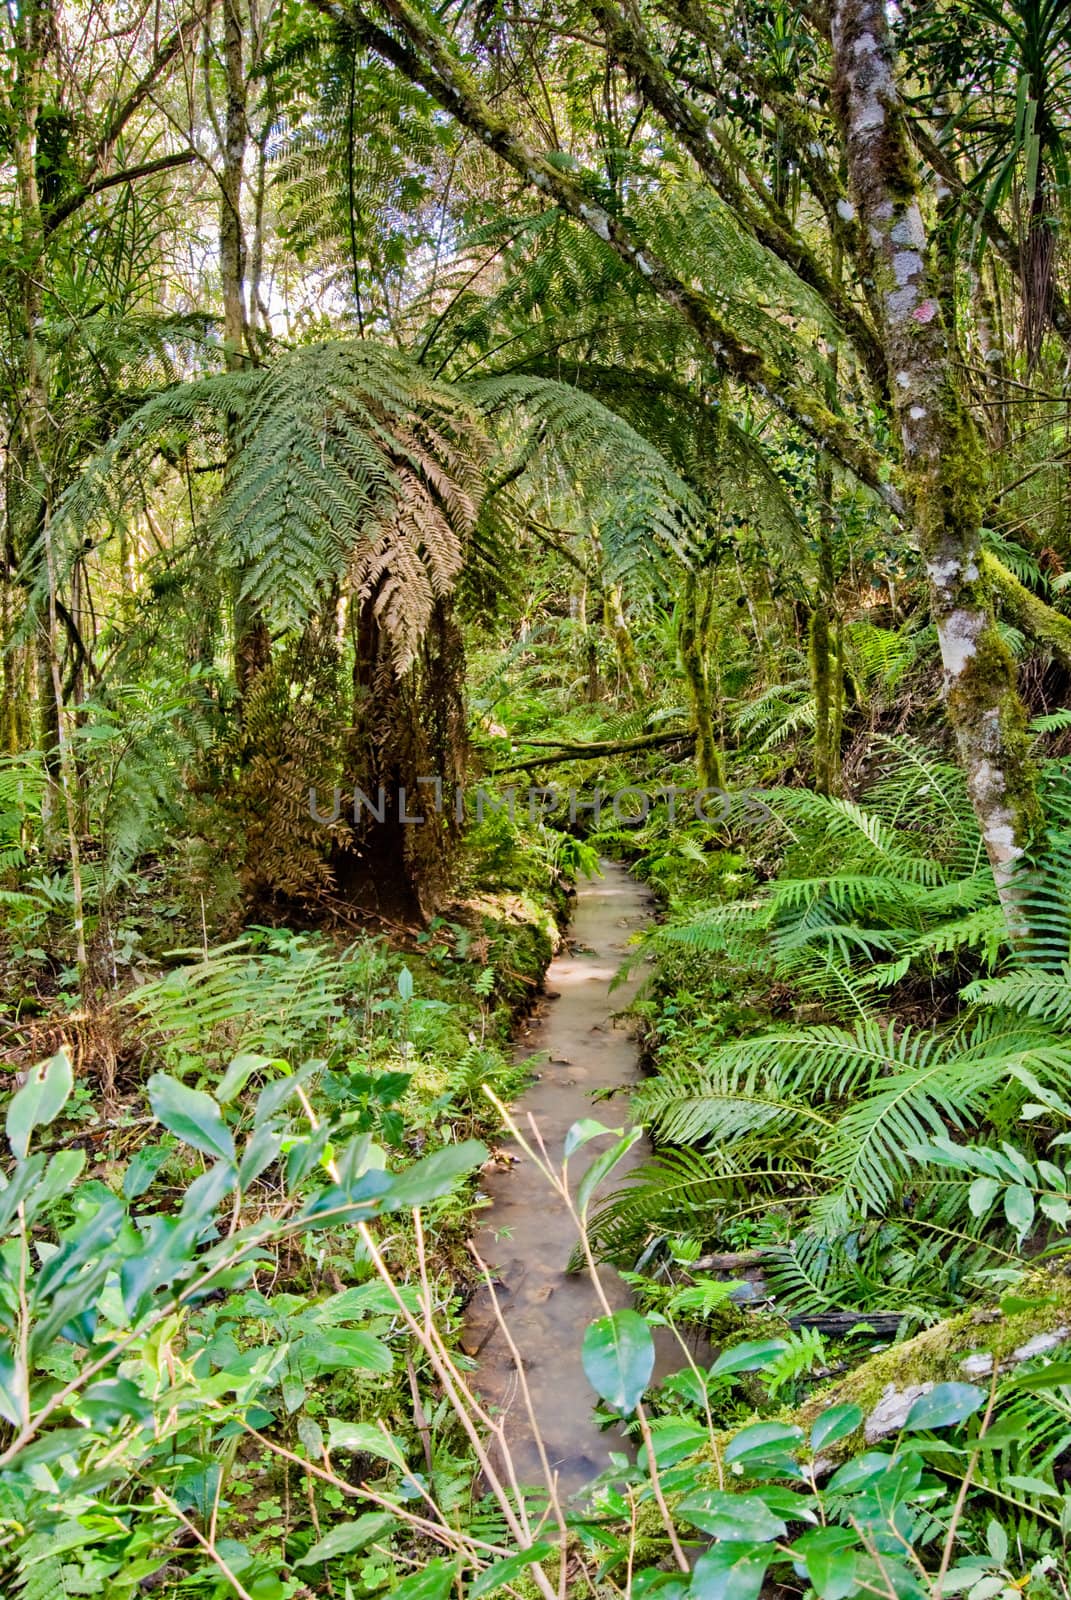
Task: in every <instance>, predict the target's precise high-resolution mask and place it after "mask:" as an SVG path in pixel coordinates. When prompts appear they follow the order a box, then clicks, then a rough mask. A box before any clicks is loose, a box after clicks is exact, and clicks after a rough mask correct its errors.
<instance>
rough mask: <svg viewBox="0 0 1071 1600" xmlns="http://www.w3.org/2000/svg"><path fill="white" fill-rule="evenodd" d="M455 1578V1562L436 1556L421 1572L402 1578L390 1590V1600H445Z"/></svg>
mask: <svg viewBox="0 0 1071 1600" xmlns="http://www.w3.org/2000/svg"><path fill="white" fill-rule="evenodd" d="M456 1577H457V1562H456V1561H444V1560H443V1559H442V1557H441V1556H436V1558H435V1560H434V1561H429V1562H428V1564H427V1566H426V1567H425V1568H424V1569H423V1571H421V1572H414V1573H412V1574H411V1575H410V1576H409V1577H408V1578H403V1579H402V1581H401V1583H399V1584H398V1585H397V1587H396V1588H393V1589H392V1590H391V1600H446V1596H447V1595H448V1594H449V1593H450V1590H451V1589H452V1588H453V1586H454V1579H455V1578H456Z"/></svg>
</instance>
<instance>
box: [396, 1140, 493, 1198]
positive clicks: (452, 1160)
mask: <svg viewBox="0 0 1071 1600" xmlns="http://www.w3.org/2000/svg"><path fill="white" fill-rule="evenodd" d="M486 1160H487V1146H486V1145H483V1144H480V1142H479V1140H477V1139H466V1140H465V1141H464V1142H463V1143H462V1144H448V1145H445V1146H444V1148H443V1149H442V1150H436V1152H435V1154H434V1155H430V1156H425V1157H424V1159H423V1161H418V1162H416V1163H415V1165H413V1166H411V1167H407V1168H406V1170H405V1171H404V1172H401V1173H399V1174H398V1176H397V1177H396V1178H393V1179H392V1181H391V1185H390V1188H389V1189H388V1190H387V1205H388V1206H389V1207H390V1208H391V1209H392V1210H395V1211H397V1210H401V1209H402V1208H403V1207H404V1208H405V1209H406V1210H410V1211H411V1210H415V1208H416V1207H417V1206H426V1205H427V1204H428V1203H429V1202H430V1201H432V1200H438V1199H439V1198H440V1197H441V1196H442V1195H444V1194H449V1193H450V1192H451V1190H452V1189H454V1188H455V1187H456V1186H457V1183H458V1181H459V1179H461V1178H464V1177H466V1176H467V1175H468V1173H470V1172H474V1171H475V1170H476V1168H477V1167H479V1166H482V1165H483V1163H484V1162H485V1161H486Z"/></svg>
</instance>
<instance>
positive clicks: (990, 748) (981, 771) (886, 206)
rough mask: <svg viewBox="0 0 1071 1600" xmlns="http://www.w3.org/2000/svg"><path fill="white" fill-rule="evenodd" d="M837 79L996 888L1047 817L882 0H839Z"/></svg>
mask: <svg viewBox="0 0 1071 1600" xmlns="http://www.w3.org/2000/svg"><path fill="white" fill-rule="evenodd" d="M831 21H832V30H831V36H832V43H833V64H834V88H835V97H836V104H837V113H838V116H839V118H840V122H841V126H842V129H843V133H844V137H845V140H846V146H847V157H848V172H849V178H850V182H851V188H852V194H853V198H854V200H855V204H856V207H857V209H858V212H859V220H860V222H861V223H862V224H863V230H864V235H865V238H866V239H867V240H868V241H869V252H870V261H869V262H868V263H867V265H868V267H869V270H870V272H871V274H872V276H873V280H874V283H875V286H876V288H877V291H878V295H879V299H880V304H881V310H882V319H883V327H882V335H883V341H884V345H885V355H886V359H887V361H888V365H889V376H890V383H889V389H890V392H891V394H892V396H893V403H894V406H895V409H896V420H897V423H898V425H899V430H900V438H901V442H902V449H903V472H904V480H905V486H906V488H907V492H908V497H909V501H910V505H911V511H912V515H913V518H914V524H915V531H916V535H917V538H918V543H919V548H920V550H921V553H922V555H923V558H924V560H925V562H926V569H927V572H928V574H929V579H930V592H931V605H932V611H933V618H934V621H935V623H936V625H937V634H938V638H939V639H940V644H941V659H942V661H943V663H944V672H945V688H946V695H947V702H948V714H949V718H950V721H951V724H952V727H953V729H954V731H955V736H956V741H957V743H958V746H959V752H960V758H961V761H962V764H963V767H964V770H965V773H966V778H967V787H968V789H969V791H970V797H971V802H972V804H973V806H974V810H975V814H976V816H977V818H978V822H979V826H980V827H981V830H982V837H983V838H984V840H985V845H986V849H987V851H988V853H989V859H990V862H991V864H992V867H993V873H994V876H995V878H996V881H997V887H998V890H999V891H1000V893H1001V897H1002V899H1004V900H1005V903H1006V904H1008V903H1009V901H1010V897H1011V890H1010V880H1011V876H1012V872H1013V870H1014V865H1015V862H1016V860H1017V858H1018V857H1019V856H1021V855H1022V853H1023V850H1024V848H1025V846H1026V843H1027V841H1028V838H1029V835H1030V832H1031V828H1032V826H1033V824H1034V822H1035V820H1036V817H1037V799H1036V795H1035V792H1034V788H1033V784H1032V781H1031V774H1030V762H1029V754H1028V739H1027V729H1026V717H1025V714H1024V711H1023V707H1022V703H1021V701H1020V699H1019V696H1018V692H1017V688H1016V681H1015V664H1014V661H1013V659H1012V656H1011V653H1010V652H1009V650H1008V649H1007V648H1006V646H1005V645H1004V643H1003V641H1002V640H1001V638H1000V635H999V634H998V632H997V629H996V626H995V623H994V618H993V610H992V607H991V604H990V599H989V592H988V586H987V582H986V578H985V575H984V572H983V567H982V560H981V514H982V491H983V484H984V462H983V452H982V447H981V443H980V440H979V438H978V435H977V433H976V431H975V428H974V424H973V422H972V420H971V418H970V416H969V414H968V412H967V409H966V406H965V404H964V400H963V397H962V394H961V392H960V388H959V384H958V381H957V376H956V373H955V370H954V367H953V363H952V352H951V351H950V349H949V342H948V334H947V330H946V328H945V324H944V319H943V317H942V313H941V307H940V303H939V300H938V298H937V295H936V293H935V292H934V284H933V265H932V262H931V261H930V259H929V258H930V255H931V254H932V252H931V251H930V250H929V249H928V240H927V232H926V225H925V223H924V222H923V219H922V211H921V207H920V204H919V182H918V174H917V171H916V168H915V163H914V159H913V156H912V153H911V145H910V141H909V138H908V131H907V126H906V120H905V116H904V107H903V102H902V100H901V97H900V92H899V89H898V87H897V82H896V75H895V52H894V47H893V41H892V37H891V34H890V30H889V20H888V15H887V12H886V6H885V0H834V3H833V6H832V17H831Z"/></svg>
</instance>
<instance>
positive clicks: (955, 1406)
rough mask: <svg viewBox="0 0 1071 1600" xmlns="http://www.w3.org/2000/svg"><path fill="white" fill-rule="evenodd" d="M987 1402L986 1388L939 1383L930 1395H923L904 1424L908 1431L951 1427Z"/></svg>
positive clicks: (905, 1430)
mask: <svg viewBox="0 0 1071 1600" xmlns="http://www.w3.org/2000/svg"><path fill="white" fill-rule="evenodd" d="M984 1403H985V1390H984V1389H979V1388H978V1386H977V1385H976V1384H973V1383H938V1384H935V1385H934V1387H933V1388H932V1389H931V1390H930V1392H929V1394H920V1395H919V1397H918V1399H917V1400H916V1401H915V1403H914V1405H913V1406H912V1407H911V1410H910V1411H909V1412H908V1414H907V1421H906V1422H905V1423H904V1432H905V1433H918V1432H920V1431H921V1430H922V1429H930V1428H950V1427H952V1426H953V1424H954V1423H957V1422H963V1421H964V1419H965V1418H967V1417H972V1416H973V1415H974V1413H975V1412H976V1411H978V1410H979V1409H980V1408H981V1407H982V1405H983V1404H984Z"/></svg>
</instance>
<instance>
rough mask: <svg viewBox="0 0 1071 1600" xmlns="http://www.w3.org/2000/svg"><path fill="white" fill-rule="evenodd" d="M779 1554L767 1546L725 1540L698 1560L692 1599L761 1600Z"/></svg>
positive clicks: (690, 1591) (692, 1587)
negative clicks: (769, 1572)
mask: <svg viewBox="0 0 1071 1600" xmlns="http://www.w3.org/2000/svg"><path fill="white" fill-rule="evenodd" d="M775 1555H776V1552H775V1551H773V1550H771V1549H770V1548H769V1546H767V1545H761V1544H751V1543H740V1542H738V1541H736V1540H726V1541H725V1543H724V1544H718V1545H715V1546H714V1548H713V1549H712V1550H707V1551H706V1552H705V1553H704V1554H703V1555H701V1556H700V1557H699V1560H698V1561H697V1562H696V1564H695V1571H694V1572H693V1574H692V1586H691V1588H690V1589H689V1591H688V1593H689V1596H690V1600H758V1596H759V1594H761V1592H762V1584H763V1579H764V1578H765V1577H766V1568H767V1567H768V1566H769V1565H770V1562H771V1561H773V1560H774V1559H775Z"/></svg>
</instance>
